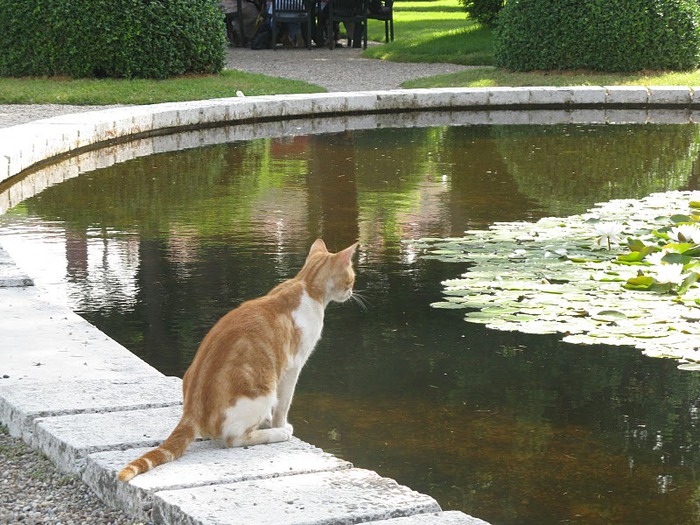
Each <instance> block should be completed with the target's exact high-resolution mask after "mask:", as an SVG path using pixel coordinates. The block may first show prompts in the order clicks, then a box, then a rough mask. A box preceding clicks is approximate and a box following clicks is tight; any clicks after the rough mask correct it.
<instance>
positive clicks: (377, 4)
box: [367, 0, 394, 42]
mask: <svg viewBox="0 0 700 525" xmlns="http://www.w3.org/2000/svg"><path fill="white" fill-rule="evenodd" d="M367 18H371V19H372V20H383V21H384V38H385V41H386V42H389V36H391V41H392V42H393V41H394V0H384V2H383V3H382V0H372V1H371V2H370V4H369V13H367Z"/></svg>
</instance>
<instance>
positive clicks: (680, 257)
mask: <svg viewBox="0 0 700 525" xmlns="http://www.w3.org/2000/svg"><path fill="white" fill-rule="evenodd" d="M661 262H665V263H667V264H688V263H690V262H693V258H692V257H689V256H688V255H685V254H683V253H667V254H666V255H664V256H663V257H662V258H661Z"/></svg>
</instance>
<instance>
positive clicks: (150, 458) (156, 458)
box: [117, 418, 197, 481]
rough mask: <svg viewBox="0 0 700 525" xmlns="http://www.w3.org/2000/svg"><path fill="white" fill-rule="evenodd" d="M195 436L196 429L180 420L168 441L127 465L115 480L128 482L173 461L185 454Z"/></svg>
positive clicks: (183, 419) (187, 422)
mask: <svg viewBox="0 0 700 525" xmlns="http://www.w3.org/2000/svg"><path fill="white" fill-rule="evenodd" d="M196 434H197V429H196V428H195V426H194V425H193V424H192V423H190V422H189V421H186V420H185V418H182V419H181V420H180V422H179V423H178V425H177V426H176V427H175V430H173V431H172V433H171V434H170V436H168V439H166V440H165V441H163V444H162V445H161V446H159V447H158V448H154V449H153V450H151V451H150V452H146V453H145V454H144V455H143V456H141V457H140V458H138V459H135V460H134V461H132V462H131V463H129V464H128V465H127V466H126V467H124V468H123V469H122V470H121V472H119V474H118V475H117V478H119V480H120V481H129V480H130V479H132V478H133V477H135V476H138V475H139V474H142V473H144V472H148V471H149V470H151V469H153V468H156V467H157V466H158V465H162V464H163V463H168V462H170V461H175V460H176V459H177V458H179V457H180V456H182V455H183V454H184V453H185V451H186V450H187V447H189V446H190V443H192V442H193V441H194V438H195V437H196Z"/></svg>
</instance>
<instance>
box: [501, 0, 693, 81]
mask: <svg viewBox="0 0 700 525" xmlns="http://www.w3.org/2000/svg"><path fill="white" fill-rule="evenodd" d="M494 59H495V62H496V65H497V66H500V67H504V68H507V69H511V70H516V71H531V70H571V69H592V70H597V71H613V72H622V71H639V70H643V69H653V70H664V69H671V70H688V69H694V68H696V67H698V64H700V7H699V6H698V2H697V0H556V1H552V0H509V1H508V2H507V3H506V5H505V7H504V8H503V10H502V11H501V13H500V15H499V20H498V27H497V28H496V31H495V34H494Z"/></svg>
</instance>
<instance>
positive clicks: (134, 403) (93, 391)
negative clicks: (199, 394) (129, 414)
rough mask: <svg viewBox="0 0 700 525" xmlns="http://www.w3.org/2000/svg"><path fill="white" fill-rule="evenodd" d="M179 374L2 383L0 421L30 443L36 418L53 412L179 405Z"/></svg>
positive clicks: (84, 411) (90, 411) (53, 414)
mask: <svg viewBox="0 0 700 525" xmlns="http://www.w3.org/2000/svg"><path fill="white" fill-rule="evenodd" d="M181 390H182V381H181V380H180V378H177V377H165V376H162V377H158V376H155V377H151V378H148V380H147V381H143V379H142V378H125V379H111V380H91V381H90V380H88V381H51V382H44V381H41V382H22V383H17V384H13V385H11V386H10V385H6V386H5V385H2V384H0V421H2V422H3V423H4V424H5V425H7V427H8V429H9V431H10V434H11V435H13V436H22V438H23V439H24V440H25V441H26V442H27V443H30V442H31V440H32V432H33V426H34V420H35V419H38V418H46V417H50V416H63V415H72V414H86V413H97V412H115V411H123V410H137V409H145V408H154V407H165V406H172V405H180V404H181V403H182V393H181Z"/></svg>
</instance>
